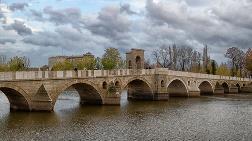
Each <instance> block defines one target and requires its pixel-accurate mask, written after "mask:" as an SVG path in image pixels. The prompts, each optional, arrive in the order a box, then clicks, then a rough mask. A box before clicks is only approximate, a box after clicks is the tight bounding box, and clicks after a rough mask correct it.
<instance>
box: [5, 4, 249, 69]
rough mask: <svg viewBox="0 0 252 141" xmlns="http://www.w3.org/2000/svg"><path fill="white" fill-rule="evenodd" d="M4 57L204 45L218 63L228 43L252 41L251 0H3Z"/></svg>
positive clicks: (37, 61)
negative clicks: (176, 45)
mask: <svg viewBox="0 0 252 141" xmlns="http://www.w3.org/2000/svg"><path fill="white" fill-rule="evenodd" d="M0 1H1V3H0V55H6V56H7V57H12V56H16V55H18V56H27V57H28V58H30V61H31V65H32V66H42V65H44V64H47V62H48V57H50V56H59V55H81V54H84V53H86V52H91V53H93V54H95V55H96V56H102V54H103V53H104V50H105V48H108V47H115V48H118V49H120V51H121V52H122V53H125V52H126V51H129V50H130V49H131V48H141V49H144V50H145V51H146V58H152V56H151V52H152V51H153V50H155V49H157V48H159V47H160V46H164V45H165V46H169V45H172V44H174V43H176V44H178V45H188V46H191V47H193V48H194V49H196V50H197V51H199V52H202V51H203V47H204V45H205V44H207V45H208V47H209V52H210V56H211V58H212V59H215V60H216V61H217V62H219V63H220V62H222V61H225V57H224V54H225V52H226V50H227V49H228V48H229V47H233V46H234V47H239V48H241V49H243V50H244V51H246V50H247V49H248V48H250V47H251V45H252V39H251V38H252V0H0Z"/></svg>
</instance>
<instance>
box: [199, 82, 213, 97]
mask: <svg viewBox="0 0 252 141" xmlns="http://www.w3.org/2000/svg"><path fill="white" fill-rule="evenodd" d="M199 89H200V95H213V93H214V87H213V85H212V84H211V82H209V81H207V80H205V81H202V82H201V83H200V84H199Z"/></svg>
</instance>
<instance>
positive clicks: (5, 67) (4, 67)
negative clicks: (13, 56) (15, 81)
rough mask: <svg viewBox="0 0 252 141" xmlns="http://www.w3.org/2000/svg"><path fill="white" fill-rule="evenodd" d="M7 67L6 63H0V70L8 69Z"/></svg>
mask: <svg viewBox="0 0 252 141" xmlns="http://www.w3.org/2000/svg"><path fill="white" fill-rule="evenodd" d="M8 70H9V67H8V65H6V64H0V72H5V71H8Z"/></svg>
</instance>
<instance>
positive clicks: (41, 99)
mask: <svg viewBox="0 0 252 141" xmlns="http://www.w3.org/2000/svg"><path fill="white" fill-rule="evenodd" d="M69 88H74V89H76V91H77V92H78V93H79V95H80V102H81V103H82V104H103V105H119V104H120V96H121V93H122V91H123V90H127V91H128V99H136V100H168V99H169V97H170V96H182V97H198V96H200V95H218V94H228V93H232V94H234V93H237V94H238V93H241V92H242V93H245V92H252V86H251V79H249V78H238V77H228V76H219V75H208V74H199V73H189V72H180V71H171V70H168V69H161V68H159V69H143V70H130V69H122V70H78V71H27V72H1V73H0V90H1V91H2V92H3V93H4V94H5V95H6V96H7V98H8V100H9V102H10V108H11V110H27V111H52V110H53V109H54V105H55V103H56V100H57V98H58V96H59V95H60V94H61V93H62V92H63V91H65V90H67V89H69Z"/></svg>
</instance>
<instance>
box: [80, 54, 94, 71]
mask: <svg viewBox="0 0 252 141" xmlns="http://www.w3.org/2000/svg"><path fill="white" fill-rule="evenodd" d="M95 67H96V60H95V58H94V57H93V56H84V57H83V59H82V60H81V61H79V62H77V68H78V69H81V70H82V69H86V70H94V69H95Z"/></svg>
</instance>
